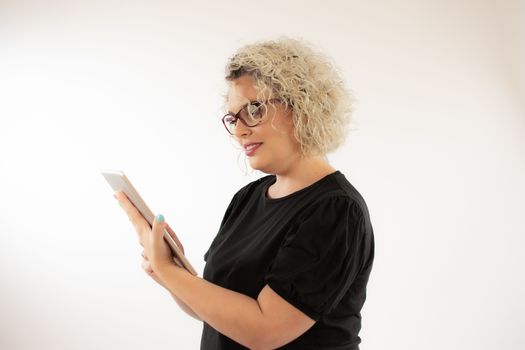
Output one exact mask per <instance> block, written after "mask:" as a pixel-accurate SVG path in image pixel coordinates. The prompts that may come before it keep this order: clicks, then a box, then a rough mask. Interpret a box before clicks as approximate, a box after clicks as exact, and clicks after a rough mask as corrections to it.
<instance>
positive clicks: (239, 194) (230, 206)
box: [204, 187, 246, 261]
mask: <svg viewBox="0 0 525 350" xmlns="http://www.w3.org/2000/svg"><path fill="white" fill-rule="evenodd" d="M245 192H246V187H243V188H241V189H240V190H239V191H237V193H235V195H234V196H233V197H232V199H231V201H230V204H228V208H226V211H225V212H224V216H223V217H222V221H221V225H220V226H219V233H218V234H217V236H215V238H214V239H213V242H212V243H211V245H210V247H209V248H208V250H207V251H206V253H204V261H208V255H209V254H210V250H211V249H212V248H213V246H215V244H216V243H217V239H218V238H219V235H220V232H221V229H222V227H223V226H224V224H225V223H226V222H227V221H228V219H229V218H230V217H231V216H232V213H233V212H234V211H235V208H236V207H237V205H238V203H239V201H240V199H241V198H242V197H243V195H244V193H245Z"/></svg>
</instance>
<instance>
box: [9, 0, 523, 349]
mask: <svg viewBox="0 0 525 350" xmlns="http://www.w3.org/2000/svg"><path fill="white" fill-rule="evenodd" d="M524 10H525V9H524V6H523V2H522V1H517V0H516V1H508V2H505V1H496V0H493V1H489V0H485V1H474V0H468V1H459V2H458V1H452V0H446V1H443V0H429V1H408V0H402V1H387V0H384V1H369V2H366V3H365V2H362V1H338V2H336V1H322V2H308V1H304V0H303V1H283V2H280V1H273V0H272V1H266V2H248V1H240V0H230V1H220V2H218V1H217V2H214V1H208V2H204V1H191V2H182V1H181V2H175V1H171V2H170V1H115V0H110V1H98V2H97V1H84V2H81V1H5V0H4V1H3V2H0V240H1V241H0V281H1V288H0V348H1V349H6V350H8V349H17V350H18V349H36V348H42V347H43V348H53V349H79V350H82V349H123V348H126V349H128V350H133V349H144V348H145V347H147V348H155V349H196V348H198V346H199V341H200V331H201V324H199V323H198V322H196V321H194V320H192V319H190V318H188V317H186V316H185V315H184V314H183V313H182V312H181V311H179V310H178V308H177V307H176V306H175V305H174V303H173V302H172V301H171V299H170V297H169V295H168V294H167V293H165V292H164V291H163V290H162V289H161V288H160V287H158V286H157V285H155V283H154V282H153V281H152V280H150V279H149V278H148V277H147V276H146V275H145V274H144V273H143V271H142V270H141V268H140V262H141V257H140V252H141V248H140V246H139V245H138V244H137V240H136V237H135V234H134V231H133V229H132V227H131V225H130V224H129V222H128V221H127V218H126V217H125V216H124V213H123V212H122V210H121V209H120V207H119V206H118V205H117V204H116V202H115V201H114V199H113V197H112V196H111V191H110V189H109V187H108V186H107V184H106V183H105V182H104V180H103V178H102V176H100V174H99V170H100V169H103V168H116V169H122V170H125V171H126V173H127V174H128V176H129V177H130V178H131V180H132V181H133V182H134V183H135V185H136V187H137V188H138V189H139V191H140V192H141V193H142V194H143V196H144V198H145V199H146V201H147V202H148V203H149V204H150V206H151V207H152V208H153V209H154V211H157V212H162V213H163V214H164V215H165V216H166V218H167V220H168V222H169V223H170V224H171V225H172V227H174V229H175V230H176V231H177V232H178V233H179V236H180V237H181V239H182V240H183V242H184V243H185V248H186V251H187V255H188V257H189V259H190V260H191V261H192V262H193V263H194V265H195V266H196V267H197V269H198V270H199V271H202V268H203V261H202V255H203V254H204V252H205V251H206V249H207V248H208V245H209V244H210V242H211V240H212V238H213V237H214V235H215V233H216V231H217V229H218V225H219V223H220V220H221V218H222V215H223V213H224V210H225V208H226V206H227V204H228V203H229V201H230V199H231V196H232V195H233V194H234V193H235V192H236V191H237V189H239V188H240V187H241V186H243V185H244V184H245V183H247V182H249V181H252V180H254V179H256V178H257V177H259V176H261V174H259V173H254V172H250V171H249V170H246V165H245V162H244V156H243V155H242V153H241V152H240V150H239V149H238V147H236V146H235V144H234V143H233V142H232V141H231V140H230V139H229V138H228V137H227V134H226V132H225V131H224V130H223V127H222V125H221V124H220V116H221V114H220V112H221V106H222V97H221V96H222V94H223V93H224V92H225V91H226V90H225V84H224V82H223V78H222V75H223V67H224V64H225V63H226V59H227V58H228V57H229V56H230V55H231V54H232V53H233V52H234V50H235V49H236V48H237V47H239V46H241V45H243V44H246V43H250V42H252V41H254V40H259V39H268V38H276V37H278V36H280V35H288V36H292V37H300V38H304V39H306V40H308V41H309V42H311V43H312V44H313V45H315V46H316V47H318V48H319V49H320V50H322V51H323V52H325V53H326V54H328V55H329V56H331V57H332V58H333V59H334V61H335V62H336V64H337V66H338V67H339V69H340V70H341V72H342V74H343V75H344V76H345V78H346V80H347V85H348V87H349V88H350V89H352V90H353V92H354V95H355V97H356V99H357V104H356V111H355V122H354V126H353V129H354V130H353V131H352V132H351V133H350V135H349V138H348V141H347V143H346V144H345V145H344V146H343V147H342V148H341V149H340V150H338V151H337V152H335V153H333V154H331V155H330V156H329V158H330V160H331V162H332V163H333V165H334V166H336V167H337V168H338V169H340V170H341V171H342V172H343V173H344V174H346V176H347V177H348V179H349V180H350V181H351V182H352V183H353V184H354V185H355V186H356V187H357V188H358V189H359V190H360V191H361V193H362V194H363V196H364V197H365V199H366V200H367V202H368V205H369V209H370V212H371V216H372V220H373V225H374V229H375V237H376V260H375V266H374V270H373V273H372V276H371V279H370V283H369V289H368V299H367V302H366V304H365V307H364V309H363V312H362V315H363V329H362V332H361V337H362V338H363V343H362V346H361V348H362V349H400V348H403V349H414V350H415V349H418V350H419V349H442V348H447V349H494V348H501V349H522V348H523V345H524V344H525V335H524V333H523V325H524V324H525V300H524V298H523V295H525V281H524V276H525V258H524V257H523V255H522V249H523V246H524V244H525V239H524V234H525V223H524V217H525V185H524V181H523V180H524V179H525V157H524V155H525V153H524V151H525V138H524V137H523V136H524V132H525V102H524V101H525V66H524V64H523V62H525V54H524V53H525V46H524V42H525V31H524V25H523V23H524V22H525V15H524Z"/></svg>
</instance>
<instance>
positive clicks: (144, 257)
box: [140, 251, 148, 261]
mask: <svg viewBox="0 0 525 350" xmlns="http://www.w3.org/2000/svg"><path fill="white" fill-rule="evenodd" d="M140 255H142V258H143V259H144V260H146V261H148V257H147V256H146V254H144V251H142V253H141V254H140Z"/></svg>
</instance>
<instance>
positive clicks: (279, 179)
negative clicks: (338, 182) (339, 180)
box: [268, 156, 335, 198]
mask: <svg viewBox="0 0 525 350" xmlns="http://www.w3.org/2000/svg"><path fill="white" fill-rule="evenodd" d="M334 171H335V168H333V167H332V166H331V165H330V164H329V163H328V161H327V160H326V158H325V157H324V156H314V157H300V158H297V159H296V160H295V161H294V162H293V164H291V165H290V166H289V167H288V168H286V169H283V170H282V171H279V172H276V173H275V177H276V181H275V183H274V184H273V185H272V186H271V187H270V189H269V191H268V195H269V196H270V197H271V198H279V197H284V196H286V195H288V194H290V193H293V192H296V191H299V190H301V189H303V188H305V187H308V186H310V185H311V184H313V183H315V182H317V181H319V180H320V179H322V178H323V177H325V176H326V175H329V174H331V173H333V172H334Z"/></svg>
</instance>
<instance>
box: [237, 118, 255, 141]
mask: <svg viewBox="0 0 525 350" xmlns="http://www.w3.org/2000/svg"><path fill="white" fill-rule="evenodd" d="M251 133H252V129H251V128H249V127H247V126H246V125H244V123H243V122H241V121H240V120H237V123H236V124H235V129H234V130H233V134H234V135H235V137H237V138H240V137H243V136H248V135H250V134H251Z"/></svg>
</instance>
